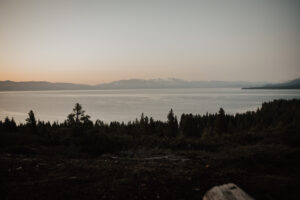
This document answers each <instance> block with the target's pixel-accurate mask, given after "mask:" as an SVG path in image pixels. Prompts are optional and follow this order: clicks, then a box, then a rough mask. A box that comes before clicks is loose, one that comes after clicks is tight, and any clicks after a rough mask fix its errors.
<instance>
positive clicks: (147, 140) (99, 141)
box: [0, 99, 300, 155]
mask: <svg viewBox="0 0 300 200" xmlns="http://www.w3.org/2000/svg"><path fill="white" fill-rule="evenodd" d="M299 121H300V99H292V100H274V101H272V102H268V103H263V104H262V106H261V108H260V109H257V111H251V112H250V111H248V112H246V113H242V114H235V115H231V114H226V113H225V111H224V109H223V108H220V110H219V112H218V113H216V114H209V113H206V114H205V115H194V114H182V115H181V117H180V120H178V119H177V116H175V115H174V113H173V110H172V109H171V110H170V112H169V113H168V115H167V120H166V121H157V120H154V119H153V118H152V117H148V116H144V114H142V115H141V117H140V118H139V119H136V120H134V121H130V122H128V123H123V122H122V123H120V122H116V121H114V122H110V123H104V122H103V121H101V120H96V121H95V122H93V121H91V120H90V116H89V115H87V114H85V111H84V110H83V109H82V106H81V105H80V104H78V103H77V104H76V105H75V107H74V109H73V112H72V113H70V114H69V115H68V116H67V119H66V120H65V121H64V122H62V123H58V122H53V123H50V122H44V121H40V120H36V118H35V115H34V112H33V111H30V112H29V113H28V118H27V119H26V123H25V124H22V123H21V124H19V125H17V124H16V122H15V121H14V119H13V118H12V119H9V118H8V117H6V118H5V119H4V121H0V132H1V138H2V140H1V141H2V142H0V145H1V146H0V148H1V147H2V148H4V149H5V148H7V147H8V146H9V145H15V144H16V143H17V142H19V143H18V145H26V144H36V145H37V144H40V145H48V146H51V145H61V146H64V147H68V148H69V147H72V148H74V149H75V150H76V151H79V152H87V153H90V154H95V155H98V154H101V153H104V152H112V151H120V150H127V149H135V148H156V147H157V148H172V149H185V148H210V149H213V148H216V146H217V145H218V144H220V143H218V142H215V141H216V140H219V141H220V140H221V139H222V138H224V137H237V134H239V135H241V134H243V133H244V135H247V133H249V132H259V131H262V130H270V129H288V128H289V127H290V128H294V129H295V130H296V129H297V130H298V128H299ZM18 138H19V139H18ZM211 141H214V145H212V146H209V145H208V144H210V143H211Z"/></svg>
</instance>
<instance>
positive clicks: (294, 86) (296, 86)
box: [243, 78, 300, 89]
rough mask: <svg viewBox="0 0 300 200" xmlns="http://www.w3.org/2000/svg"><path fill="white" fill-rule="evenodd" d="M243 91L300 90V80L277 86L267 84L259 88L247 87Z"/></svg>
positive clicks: (277, 84)
mask: <svg viewBox="0 0 300 200" xmlns="http://www.w3.org/2000/svg"><path fill="white" fill-rule="evenodd" d="M243 89H300V78H297V79H294V80H291V81H287V82H283V83H276V84H265V85H263V86H259V87H245V88H243Z"/></svg>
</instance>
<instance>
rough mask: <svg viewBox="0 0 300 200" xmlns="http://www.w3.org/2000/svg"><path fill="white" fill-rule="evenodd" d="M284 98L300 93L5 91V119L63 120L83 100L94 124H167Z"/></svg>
mask: <svg viewBox="0 0 300 200" xmlns="http://www.w3.org/2000/svg"><path fill="white" fill-rule="evenodd" d="M280 98H282V99H291V98H300V90H241V89H237V88H197V89H146V90H142V89H137V90H134V89H132V90H84V91H26V92H24V91H22V92H0V119H1V120H3V119H4V117H6V116H9V117H14V118H15V120H16V121H17V122H25V118H26V117H27V113H28V111H29V110H31V109H32V110H33V111H34V112H35V114H36V117H37V118H39V119H41V120H44V121H48V120H49V121H63V120H65V119H66V116H67V115H68V114H69V113H71V111H72V108H73V106H74V104H75V103H77V102H78V103H80V104H82V105H83V108H84V110H86V112H87V114H89V115H90V116H91V117H92V120H95V119H101V120H103V121H105V122H109V121H115V120H116V121H124V122H127V121H130V120H134V119H135V118H136V117H139V116H140V115H141V113H142V112H143V113H144V114H145V115H147V116H152V117H154V118H155V119H159V120H166V115H167V113H168V111H169V110H170V109H171V108H173V110H174V112H175V114H176V115H178V116H180V115H181V114H182V113H194V114H196V113H200V114H205V113H206V112H209V113H215V112H217V111H218V109H219V108H220V107H223V108H224V109H225V111H226V112H228V113H237V112H244V111H247V110H256V109H257V108H258V107H259V106H260V105H261V104H262V102H266V101H271V100H273V99H280Z"/></svg>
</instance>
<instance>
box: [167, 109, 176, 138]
mask: <svg viewBox="0 0 300 200" xmlns="http://www.w3.org/2000/svg"><path fill="white" fill-rule="evenodd" d="M167 118H168V121H167V124H168V135H169V136H172V137H174V136H176V135H177V134H178V121H177V117H176V116H175V115H174V113H173V109H171V110H170V112H169V114H168V116H167Z"/></svg>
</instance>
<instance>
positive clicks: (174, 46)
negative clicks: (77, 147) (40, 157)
mask: <svg viewBox="0 0 300 200" xmlns="http://www.w3.org/2000/svg"><path fill="white" fill-rule="evenodd" d="M225 2H226V3H225ZM168 77H176V78H181V79H186V80H230V81H235V80H244V81H275V82H277V81H285V80H290V79H293V78H297V77H300V1H298V0H226V1H225V0H198V1H196V0H190V1H189V0H180V1H179V0H148V1H146V0H135V1H133V0H120V1H114V0H109V1H100V0H98V1H96V0H95V1H91V0H81V1H79V0H49V1H47V0H19V1H17V0H0V80H13V81H32V80H34V81H40V80H42V81H51V82H73V83H88V84H97V83H103V82H109V81H114V80H120V79H130V78H145V79H151V78H168Z"/></svg>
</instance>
